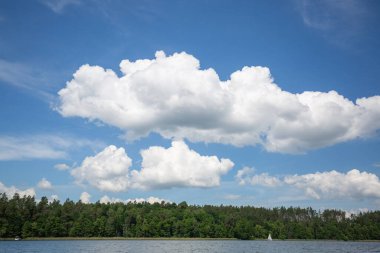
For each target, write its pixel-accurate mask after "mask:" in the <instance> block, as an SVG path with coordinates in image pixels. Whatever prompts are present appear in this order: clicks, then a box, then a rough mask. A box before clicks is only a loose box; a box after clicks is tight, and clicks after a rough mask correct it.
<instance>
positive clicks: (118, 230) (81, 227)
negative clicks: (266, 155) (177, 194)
mask: <svg viewBox="0 0 380 253" xmlns="http://www.w3.org/2000/svg"><path fill="white" fill-rule="evenodd" d="M269 233H270V234H271V235H272V238H274V239H336V240H379V239H380V211H373V212H366V213H359V214H357V215H351V216H350V217H346V213H345V212H344V211H341V210H332V209H329V210H324V211H322V212H321V211H316V210H313V209H312V208H300V207H288V208H286V207H279V208H262V207H253V206H240V207H238V206H224V205H220V206H211V205H204V206H198V205H188V204H187V203H186V202H181V203H179V204H176V203H165V202H161V203H154V204H150V203H147V202H144V203H136V202H134V203H131V202H130V203H127V204H125V203H107V204H104V203H100V202H96V203H90V204H84V203H82V202H81V201H78V202H74V201H72V200H70V199H67V200H66V201H65V202H63V203H61V202H60V201H58V200H54V201H52V202H49V201H48V199H47V198H46V197H42V198H41V200H40V201H36V199H35V198H34V197H31V196H23V197H21V196H19V195H18V194H15V195H14V196H13V197H12V198H8V197H7V195H6V194H5V193H2V194H0V237H1V238H12V237H15V236H21V237H23V238H28V237H117V236H120V237H152V238H154V237H178V238H185V237H187V238H238V239H265V238H267V236H268V234H269Z"/></svg>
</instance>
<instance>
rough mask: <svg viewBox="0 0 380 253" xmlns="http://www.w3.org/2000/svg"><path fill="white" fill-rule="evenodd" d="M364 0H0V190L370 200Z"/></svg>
mask: <svg viewBox="0 0 380 253" xmlns="http://www.w3.org/2000/svg"><path fill="white" fill-rule="evenodd" d="M379 8H380V4H379V3H377V2H375V1H356V0H347V1H335V2H332V1H318V2H315V1H309V0H294V1H147V0H146V1H118V0H115V1H97V0H41V1H18V0H16V1H2V2H1V3H0V38H1V39H0V49H1V50H0V103H1V104H0V108H1V109H0V118H1V120H0V183H1V184H0V190H1V191H4V192H7V193H14V192H20V193H22V194H25V193H26V194H35V195H36V197H37V198H40V197H41V196H48V197H49V198H58V199H59V200H61V201H64V200H65V199H66V198H70V199H74V200H78V199H82V201H84V202H87V201H90V202H94V201H97V200H101V201H103V202H107V201H128V200H134V199H137V200H142V199H144V200H149V201H154V200H160V199H164V200H168V201H174V202H180V201H187V202H188V203H191V204H217V205H219V204H231V205H255V206H265V207H274V206H312V207H314V208H317V209H323V208H341V209H344V210H347V211H357V210H366V209H369V210H373V209H378V208H379V207H380V180H379V175H380V173H379V170H380V158H379V157H380V156H379V150H380V135H379V129H380V97H379V95H380V84H379V81H378V70H379V68H380V49H379V48H380V37H379V35H378V30H379V28H380V17H379V15H378V13H379ZM144 59H145V60H144ZM149 197H151V198H150V199H149Z"/></svg>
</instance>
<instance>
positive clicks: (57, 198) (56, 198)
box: [49, 194, 59, 203]
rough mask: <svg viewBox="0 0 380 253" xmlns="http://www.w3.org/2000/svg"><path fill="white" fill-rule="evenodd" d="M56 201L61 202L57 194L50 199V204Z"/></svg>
mask: <svg viewBox="0 0 380 253" xmlns="http://www.w3.org/2000/svg"><path fill="white" fill-rule="evenodd" d="M54 200H59V197H58V195H56V194H53V195H51V196H50V198H49V203H52V202H54Z"/></svg>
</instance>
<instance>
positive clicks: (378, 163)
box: [372, 162, 380, 168]
mask: <svg viewBox="0 0 380 253" xmlns="http://www.w3.org/2000/svg"><path fill="white" fill-rule="evenodd" d="M372 166H373V167H376V168H380V162H377V163H374V164H372Z"/></svg>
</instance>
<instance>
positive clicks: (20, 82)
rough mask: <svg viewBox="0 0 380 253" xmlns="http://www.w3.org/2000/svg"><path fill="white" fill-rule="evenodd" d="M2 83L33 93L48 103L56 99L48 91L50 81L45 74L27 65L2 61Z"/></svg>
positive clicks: (0, 67) (0, 73)
mask: <svg viewBox="0 0 380 253" xmlns="http://www.w3.org/2000/svg"><path fill="white" fill-rule="evenodd" d="M0 82H3V83H5V84H8V85H12V86H15V87H18V88H22V89H25V90H29V91H32V92H33V93H35V94H37V95H38V96H40V97H42V98H43V99H46V100H48V101H52V100H53V99H54V96H53V95H52V94H50V93H49V92H47V91H46V90H47V86H49V85H48V83H49V81H48V78H47V77H46V76H45V73H43V72H41V71H38V70H35V69H33V68H31V67H29V66H27V65H25V64H21V63H17V62H10V61H7V60H4V59H0Z"/></svg>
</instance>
